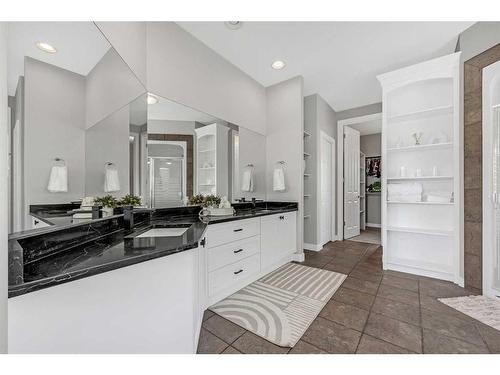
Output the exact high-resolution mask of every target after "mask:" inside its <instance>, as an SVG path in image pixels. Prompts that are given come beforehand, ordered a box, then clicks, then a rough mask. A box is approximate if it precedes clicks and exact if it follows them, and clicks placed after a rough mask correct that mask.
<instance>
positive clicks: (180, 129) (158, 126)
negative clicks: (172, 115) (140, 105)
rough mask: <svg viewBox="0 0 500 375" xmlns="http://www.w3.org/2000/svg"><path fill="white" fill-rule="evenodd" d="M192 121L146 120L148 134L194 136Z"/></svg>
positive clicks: (193, 123)
mask: <svg viewBox="0 0 500 375" xmlns="http://www.w3.org/2000/svg"><path fill="white" fill-rule="evenodd" d="M194 128H195V122H194V121H173V120H148V133H151V134H155V133H158V134H185V135H194Z"/></svg>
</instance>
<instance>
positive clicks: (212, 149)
mask: <svg viewBox="0 0 500 375" xmlns="http://www.w3.org/2000/svg"><path fill="white" fill-rule="evenodd" d="M214 151H215V148H210V149H208V150H198V152H214Z"/></svg>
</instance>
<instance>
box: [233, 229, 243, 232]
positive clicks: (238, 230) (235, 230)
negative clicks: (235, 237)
mask: <svg viewBox="0 0 500 375" xmlns="http://www.w3.org/2000/svg"><path fill="white" fill-rule="evenodd" d="M242 230H243V228H239V229H233V232H241V231H242Z"/></svg>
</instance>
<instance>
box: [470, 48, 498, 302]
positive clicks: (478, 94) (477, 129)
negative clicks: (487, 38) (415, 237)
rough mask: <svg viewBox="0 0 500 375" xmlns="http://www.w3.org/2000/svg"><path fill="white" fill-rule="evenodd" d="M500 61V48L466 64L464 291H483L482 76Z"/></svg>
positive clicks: (478, 56)
mask: <svg viewBox="0 0 500 375" xmlns="http://www.w3.org/2000/svg"><path fill="white" fill-rule="evenodd" d="M498 60H500V44H497V45H496V46H494V47H492V48H490V49H488V50H486V51H484V52H483V53H481V54H479V55H477V56H474V57H473V58H471V59H470V60H467V61H466V62H465V63H464V237H465V238H464V277H465V287H466V288H468V289H471V290H473V291H475V292H478V293H479V292H481V290H482V274H483V269H482V268H483V267H482V262H483V259H482V257H483V244H482V230H483V224H482V221H483V208H482V207H483V201H482V199H483V197H482V188H483V185H482V184H483V182H482V181H483V179H482V176H483V170H482V125H483V124H482V81H483V79H482V72H483V68H484V67H486V66H488V65H490V64H492V63H494V62H496V61H498Z"/></svg>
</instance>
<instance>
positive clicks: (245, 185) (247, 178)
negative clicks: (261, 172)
mask: <svg viewBox="0 0 500 375" xmlns="http://www.w3.org/2000/svg"><path fill="white" fill-rule="evenodd" d="M253 189H254V183H253V168H252V167H250V166H248V167H246V168H245V170H244V171H243V176H242V178H241V191H248V192H250V191H253Z"/></svg>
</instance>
